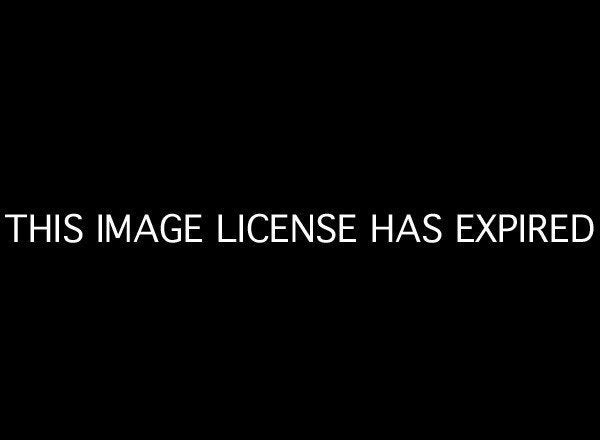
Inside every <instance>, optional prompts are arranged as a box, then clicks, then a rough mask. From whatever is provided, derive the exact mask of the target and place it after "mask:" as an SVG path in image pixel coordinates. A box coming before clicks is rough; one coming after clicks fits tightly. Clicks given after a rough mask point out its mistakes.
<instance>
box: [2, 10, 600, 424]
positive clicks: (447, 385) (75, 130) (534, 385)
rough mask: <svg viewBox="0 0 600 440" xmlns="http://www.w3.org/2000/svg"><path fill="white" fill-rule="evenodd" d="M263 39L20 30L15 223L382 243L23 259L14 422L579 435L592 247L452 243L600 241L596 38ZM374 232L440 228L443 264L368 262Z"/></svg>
mask: <svg viewBox="0 0 600 440" xmlns="http://www.w3.org/2000/svg"><path fill="white" fill-rule="evenodd" d="M52 12H57V11H52ZM153 12H157V11H153ZM163 12H164V11H163ZM247 12H248V14H247V13H246V12H240V11H239V10H237V9H236V11H233V10H232V11H228V12H227V13H225V14H224V15H223V14H221V15H216V14H215V13H214V12H212V11H211V12H207V11H204V12H195V13H193V14H190V15H188V14H186V13H184V12H183V11H180V12H177V13H175V15H173V16H171V15H170V14H169V15H167V14H166V13H165V15H164V16H163V14H162V12H161V14H159V15H160V18H156V16H155V15H152V17H150V16H147V15H146V13H145V12H144V13H141V12H140V11H137V12H136V13H133V14H127V15H126V14H125V13H124V12H122V13H119V14H114V16H112V15H111V16H110V17H107V18H102V19H100V18H99V17H100V15H97V14H100V12H97V13H96V12H95V13H94V14H92V15H85V19H83V18H82V16H78V18H77V19H75V18H74V19H66V22H65V23H63V22H62V21H57V20H50V19H48V16H46V17H45V16H44V14H43V13H41V14H40V16H36V17H35V19H34V18H33V15H36V14H34V13H33V12H32V11H30V12H28V14H26V15H25V16H23V17H24V19H25V20H24V21H19V23H18V24H16V25H15V26H14V29H10V30H8V31H7V39H6V44H5V52H4V55H3V66H4V67H3V70H4V72H3V73H4V74H5V79H4V80H3V85H4V87H3V96H4V99H3V110H4V111H3V124H2V125H3V133H4V136H3V137H4V142H3V156H4V158H3V160H2V173H1V176H2V177H1V179H2V201H1V202H2V205H1V206H2V213H3V214H4V213H5V212H31V213H42V212H43V213H67V212H79V213H83V214H86V215H87V216H89V215H92V214H94V213H96V212H105V211H107V210H110V211H113V212H124V211H131V212H151V213H153V214H155V215H158V214H160V213H163V212H169V211H175V212H179V213H186V212H190V213H202V214H204V215H205V216H206V217H208V218H210V217H211V216H214V215H215V214H216V213H217V212H222V211H229V212H237V211H239V210H243V211H246V212H252V211H256V212H288V213H292V212H294V213H319V212H325V211H328V212H334V213H335V212H356V213H359V215H361V243H360V244H359V245H348V246H342V245H338V246H331V247H326V248H323V247H321V248H317V247H291V246H285V245H283V246H275V245H273V246H268V247H262V248H252V247H244V248H234V249H232V248H227V249H225V248H218V247H216V246H214V245H210V244H207V245H206V246H199V247H175V248H164V247H158V248H154V247H152V246H138V247H129V248H128V247H126V246H124V247H117V248H115V247H111V248H102V247H98V246H95V245H94V244H93V243H88V244H83V245H81V246H76V247H63V246H54V247H53V246H39V247H35V248H31V247H27V246H23V247H20V246H10V245H9V243H8V242H7V240H4V242H3V245H2V254H3V257H5V258H3V263H2V264H3V270H2V273H3V278H4V282H3V284H4V285H5V286H6V287H5V288H3V289H2V291H3V295H2V301H3V303H4V304H3V307H2V311H3V314H4V315H5V319H3V324H4V327H5V331H4V338H3V339H4V341H5V347H6V348H5V355H6V356H5V358H6V362H5V365H7V366H8V367H9V370H10V373H9V374H8V375H7V376H6V382H7V384H8V385H9V386H10V388H11V389H13V388H14V389H15V393H14V394H11V396H14V397H11V404H10V408H11V412H12V413H13V414H15V415H20V416H23V414H31V410H32V409H34V408H35V409H38V410H40V411H39V412H40V413H41V414H45V415H46V417H47V418H45V419H44V420H47V421H46V422H44V423H49V424H52V425H57V426H63V423H67V424H71V423H73V420H74V419H77V420H78V421H83V422H88V423H86V425H87V426H88V427H89V426H99V427H107V426H109V425H112V422H113V421H123V420H128V421H131V420H133V421H134V425H136V426H138V427H148V426H150V427H152V428H153V429H158V426H157V425H160V426H163V427H165V428H166V429H167V430H168V431H171V430H174V429H176V428H180V427H181V426H183V425H184V424H183V422H184V421H191V422H192V423H193V424H201V426H198V427H200V428H202V427H203V426H204V425H203V423H205V420H207V419H208V420H210V421H212V422H213V423H214V422H216V423H217V424H218V425H219V426H221V427H222V429H225V430H230V429H239V428H242V429H251V428H255V427H256V428H261V429H266V428H269V429H273V428H274V427H275V426H276V425H278V424H279V423H281V422H283V423H282V424H283V426H284V427H285V428H286V429H287V430H286V431H282V432H288V431H290V430H291V431H295V430H298V429H306V430H308V432H314V431H313V430H312V429H313V428H312V427H313V426H315V422H317V423H318V422H323V421H328V422H330V423H329V426H330V428H329V429H331V430H332V431H331V432H337V430H340V429H344V428H350V429H357V430H358V429H359V428H363V429H365V430H366V431H365V432H372V431H373V430H375V429H383V428H384V427H386V426H387V425H388V424H389V423H391V424H392V426H395V427H396V428H399V427H400V428H401V427H403V426H407V427H408V425H404V424H403V423H405V422H401V421H402V420H407V419H408V420H410V421H412V422H413V423H416V424H418V425H420V426H421V427H422V428H423V429H426V430H431V429H440V428H441V429H455V428H460V429H465V428H467V427H469V428H471V429H473V428H474V427H475V425H477V424H478V423H481V422H483V425H484V426H485V427H486V428H487V429H488V430H490V429H491V430H497V429H507V430H509V432H512V431H510V430H511V429H512V428H511V427H512V426H514V423H515V422H522V421H525V420H528V421H532V420H533V421H534V423H532V424H531V426H532V428H533V429H540V427H548V426H551V427H553V428H556V429H557V428H558V426H557V425H559V424H560V425H561V426H563V427H566V428H568V429H573V424H572V423H573V419H572V418H571V416H572V415H573V414H576V415H577V417H578V418H579V420H580V421H581V420H583V419H584V418H585V417H586V414H588V411H589V409H586V408H587V405H586V403H585V402H586V396H589V395H590V394H591V393H592V390H593V389H595V388H594V385H593V381H592V375H591V372H592V371H593V369H594V366H595V365H596V364H595V363H594V362H592V359H593V356H592V355H593V348H594V347H593V341H594V339H595V338H596V336H597V327H598V326H597V322H596V320H595V314H596V310H597V304H596V301H595V299H594V297H593V295H594V293H595V290H597V289H596V287H595V284H594V283H593V281H595V279H594V269H595V266H596V262H597V253H596V247H597V238H595V239H594V242H593V243H590V244H587V245H560V244H559V245H552V246H544V245H541V246H522V245H521V246H518V245H515V244H508V245H506V246H486V245H482V246H460V245H458V244H456V243H455V242H454V241H455V240H454V238H455V236H454V225H453V218H454V216H455V215H456V214H457V213H460V212H477V213H487V214H490V213H512V214H518V213H530V212H531V213H545V214H549V213H585V214H588V215H592V216H593V217H594V218H595V220H596V221H597V212H598V211H597V208H596V207H595V205H596V203H595V200H596V199H595V195H594V193H593V188H594V187H595V186H596V184H595V180H596V179H595V178H594V177H595V174H594V161H593V159H592V154H593V152H592V147H593V146H594V145H596V144H597V135H596V133H595V130H594V128H595V121H596V118H597V108H596V107H595V102H596V101H597V85H596V84H595V82H594V81H593V78H595V77H597V69H596V68H595V66H594V65H593V54H594V52H593V49H594V47H593V46H592V44H591V43H592V40H591V39H589V38H590V36H589V35H588V33H591V32H592V29H591V28H589V27H588V26H587V25H586V24H585V23H584V22H583V21H582V19H581V18H580V17H575V18H569V17H567V16H566V15H565V16H563V17H561V19H560V20H559V21H556V19H553V20H550V19H549V18H543V17H542V16H541V15H540V14H539V13H536V14H532V15H527V17H526V18H524V17H525V13H524V11H521V13H520V14H516V15H514V16H513V15H510V14H509V16H506V15H504V14H500V11H496V12H494V13H487V12H483V11H481V13H480V15H477V13H476V12H475V11H469V14H466V11H445V12H441V11H427V12H425V13H420V14H416V13H414V12H412V11H404V12H397V11H395V12H393V13H392V12H385V11H380V12H376V13H374V14H371V13H369V14H367V13H366V11H353V12H354V14H351V15H347V14H346V13H344V14H338V13H332V14H328V15H327V17H326V18H325V14H324V11H321V13H319V14H308V16H307V15H306V14H303V13H301V11H295V12H293V13H284V12H283V11H281V12H280V13H276V12H275V11H272V10H270V11H269V13H268V14H267V13H266V12H265V11H262V12H261V11H255V10H253V11H247ZM305 12H306V11H305ZM338 12H339V11H338ZM446 12H448V13H449V12H453V13H454V15H446ZM538 12H539V11H538ZM69 13H70V14H73V13H74V12H73V11H70V12H69ZM250 13H253V14H251V15H249V14H250ZM75 14H76V13H75ZM278 14H280V15H278ZM470 14H474V15H470ZM184 16H185V18H184ZM69 17H70V15H69ZM102 17H104V15H102ZM257 17H259V18H260V19H259V18H257ZM517 17H518V18H517ZM63 18H65V16H64V15H63ZM375 212H376V213H380V214H387V213H395V214H405V213H413V214H423V213H428V212H438V213H440V214H441V215H443V217H444V219H445V220H446V221H447V225H448V227H447V228H445V229H444V233H445V238H444V241H443V243H441V244H440V245H438V246H420V247H417V246H413V245H411V244H410V243H407V244H406V245H401V246H394V247H377V248H376V247H374V246H371V245H369V244H368V238H369V234H368V229H367V228H366V225H368V223H364V221H365V220H368V218H369V215H370V214H371V213H375ZM363 229H366V232H365V231H363ZM3 233H5V231H3ZM4 237H6V235H4ZM54 411H56V412H58V413H61V414H63V416H62V417H54V416H52V414H53V412H54ZM36 413H38V412H36ZM40 417H41V416H40ZM173 417H174V418H173ZM40 420H41V419H40ZM92 423H93V424H92ZM578 425H579V423H578ZM48 426H50V425H48ZM133 429H139V428H135V427H134V428H133Z"/></svg>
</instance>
